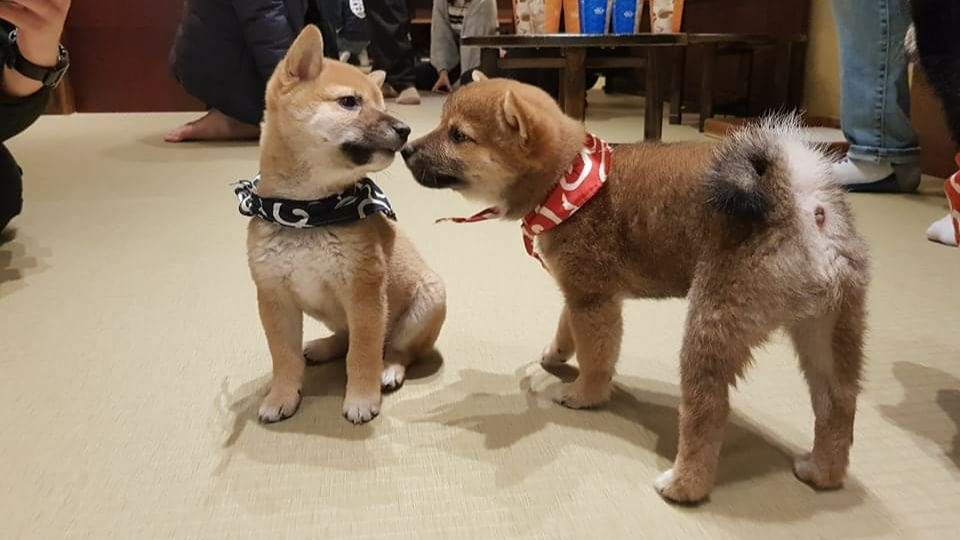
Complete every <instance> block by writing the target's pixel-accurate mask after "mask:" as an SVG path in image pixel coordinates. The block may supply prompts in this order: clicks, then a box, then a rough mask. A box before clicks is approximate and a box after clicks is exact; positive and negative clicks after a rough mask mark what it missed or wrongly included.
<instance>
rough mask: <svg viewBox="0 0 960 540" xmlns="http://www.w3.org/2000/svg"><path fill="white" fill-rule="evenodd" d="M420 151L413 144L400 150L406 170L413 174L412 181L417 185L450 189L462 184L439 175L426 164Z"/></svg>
mask: <svg viewBox="0 0 960 540" xmlns="http://www.w3.org/2000/svg"><path fill="white" fill-rule="evenodd" d="M419 153H420V149H419V148H418V147H417V146H416V145H415V144H408V145H406V146H404V147H403V148H402V149H401V150H400V155H401V156H403V161H404V162H405V163H406V164H407V168H408V169H410V172H412V173H413V178H414V180H416V181H417V183H418V184H420V185H421V186H424V187H428V188H436V189H443V188H452V187H457V186H459V185H461V184H463V181H462V180H460V179H459V178H457V177H456V176H452V175H449V174H440V173H438V172H437V171H435V170H433V168H432V167H431V166H430V165H429V164H428V163H427V162H426V161H429V160H424V159H423V158H422V157H421V156H420V155H419Z"/></svg>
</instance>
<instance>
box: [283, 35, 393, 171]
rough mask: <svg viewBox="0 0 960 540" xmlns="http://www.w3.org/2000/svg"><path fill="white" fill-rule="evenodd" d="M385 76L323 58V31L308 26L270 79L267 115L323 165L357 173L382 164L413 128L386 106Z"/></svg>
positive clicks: (300, 150)
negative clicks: (385, 110) (353, 170)
mask: <svg viewBox="0 0 960 540" xmlns="http://www.w3.org/2000/svg"><path fill="white" fill-rule="evenodd" d="M383 78H384V73H383V72H382V71H375V72H373V73H371V74H369V75H366V74H364V73H363V72H361V71H360V70H359V69H357V68H355V67H353V66H349V65H347V64H343V63H341V62H337V61H335V60H330V59H328V58H324V57H323V41H322V38H321V37H320V32H319V31H318V30H317V29H316V27H313V26H308V27H307V28H305V29H304V30H303V32H302V33H301V34H300V36H299V37H298V38H297V39H296V41H294V43H293V45H292V46H291V47H290V50H289V51H288V52H287V56H286V57H285V58H284V60H283V61H282V62H281V63H280V64H279V65H278V66H277V69H276V71H275V72H274V74H273V77H271V79H270V83H269V85H268V86H267V98H266V101H267V120H268V122H269V123H272V124H273V125H275V126H276V127H277V128H278V129H279V131H280V135H281V136H282V137H283V138H284V139H286V142H287V143H288V144H290V145H292V146H293V147H294V148H295V150H297V151H298V154H299V155H300V156H301V157H303V156H306V159H307V160H308V161H311V160H312V161H315V162H316V163H315V164H316V165H318V166H323V167H335V168H345V169H356V170H357V172H358V174H363V173H367V172H375V171H379V170H382V169H384V168H386V167H387V166H388V165H390V163H391V162H392V161H393V157H394V154H395V153H396V152H397V151H398V150H400V148H401V147H402V146H403V144H404V143H405V142H406V140H407V136H408V135H409V133H410V128H409V127H408V126H407V125H406V124H404V123H403V122H401V121H399V120H397V119H396V118H394V117H392V116H390V115H389V114H386V113H385V112H384V109H385V106H384V102H383V94H382V93H381V91H380V85H381V84H382V83H383ZM308 164H309V163H308Z"/></svg>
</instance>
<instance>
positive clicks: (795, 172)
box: [402, 77, 868, 502]
mask: <svg viewBox="0 0 960 540" xmlns="http://www.w3.org/2000/svg"><path fill="white" fill-rule="evenodd" d="M480 79H483V78H482V77H480ZM798 135H799V134H798V132H797V128H796V127H795V126H793V125H791V124H790V123H789V119H785V120H783V121H780V122H777V121H767V122H765V123H764V124H763V125H760V126H757V127H752V128H747V129H744V130H742V131H740V132H739V133H737V134H736V135H734V136H732V137H729V138H727V139H726V140H725V141H724V142H723V143H721V144H720V145H718V146H714V145H711V144H671V145H664V144H633V145H624V146H619V147H617V148H615V149H611V148H610V147H609V146H608V145H606V144H605V143H603V141H601V140H599V139H597V138H595V137H593V136H590V135H588V134H586V133H585V132H584V127H583V125H582V124H580V123H579V122H576V121H574V120H572V119H570V118H568V117H566V116H564V115H563V113H561V111H560V109H559V108H558V107H557V105H556V103H555V102H554V101H553V99H551V98H550V96H548V95H547V94H545V93H544V92H542V91H541V90H539V89H537V88H534V87H531V86H527V85H523V84H520V83H517V82H515V81H508V80H503V79H491V80H479V81H478V82H476V83H474V84H471V85H469V86H466V87H464V88H463V89H461V90H459V91H458V92H456V93H454V94H453V95H452V96H451V97H450V98H449V100H448V101H447V103H446V105H445V107H444V109H443V117H442V119H441V121H440V125H439V126H438V127H437V128H436V129H435V130H434V131H432V132H431V133H429V134H427V135H426V136H424V137H422V138H420V139H418V140H416V141H414V142H412V143H410V144H409V145H407V146H406V147H405V148H404V149H403V151H402V154H403V157H404V159H405V160H406V163H407V166H408V167H409V168H410V170H411V171H412V172H413V175H414V177H415V178H416V179H417V181H418V182H420V183H421V184H422V185H424V186H427V187H433V188H451V189H453V190H455V191H457V192H460V193H462V194H463V195H464V196H466V197H470V198H476V199H480V200H482V201H484V202H486V203H487V204H493V205H494V207H493V208H489V209H487V210H485V211H484V212H481V213H480V214H478V215H477V216H474V217H473V218H464V219H463V221H475V220H479V219H484V218H486V217H489V216H498V217H502V218H504V219H513V220H517V219H522V220H523V221H522V232H523V236H524V239H525V244H526V246H527V250H528V252H529V253H531V254H533V255H535V256H537V257H538V258H541V259H542V261H543V263H544V266H545V267H546V268H547V269H548V271H549V272H550V274H552V275H553V277H554V279H556V281H557V283H558V285H559V286H560V289H561V290H562V292H563V295H564V299H565V307H564V309H563V312H562V313H561V314H560V322H559V327H558V330H557V333H556V337H555V338H554V340H553V343H552V344H550V346H549V347H547V348H546V350H545V352H544V354H543V357H542V362H543V363H544V364H551V363H558V362H566V361H567V360H568V359H569V358H570V357H571V356H572V355H574V354H576V356H577V361H578V363H579V367H580V373H579V376H578V378H577V379H576V381H574V382H573V383H572V384H570V385H567V386H566V387H565V388H564V390H563V391H562V393H561V395H559V396H558V401H559V402H560V403H562V404H563V405H566V406H568V407H573V408H580V407H593V406H597V405H600V404H602V403H604V402H606V401H607V400H609V399H610V391H611V378H612V377H613V373H614V363H615V362H616V360H617V356H618V355H619V350H620V341H621V335H622V324H623V323H622V319H621V303H622V302H623V300H624V299H626V298H665V297H684V296H685V297H687V298H688V299H689V301H690V308H689V315H688V317H687V323H686V335H685V337H684V342H683V347H682V351H681V354H680V372H681V387H682V401H681V406H680V442H679V450H678V455H677V458H676V462H675V464H674V466H673V468H672V469H670V470H668V471H666V472H665V473H664V474H662V475H661V476H660V477H659V478H658V479H657V481H656V483H655V485H656V488H657V490H658V491H659V492H660V493H661V494H662V495H663V496H664V497H666V498H667V499H670V500H673V501H680V502H693V501H698V500H701V499H703V498H705V497H706V496H707V495H708V494H709V492H710V490H711V489H712V486H713V483H714V476H715V471H716V468H717V460H718V457H719V454H720V446H721V443H722V440H723V431H724V424H725V422H726V419H727V414H728V411H729V408H730V407H729V404H728V395H727V394H728V391H729V387H730V386H732V385H733V384H735V382H736V380H737V378H738V377H739V376H741V375H742V374H743V373H744V371H745V369H746V367H747V366H748V365H749V363H750V361H751V351H752V350H753V349H754V348H755V347H757V346H758V345H760V344H761V343H763V342H764V341H765V340H766V339H767V337H768V336H769V335H770V334H771V332H773V331H774V330H775V329H777V328H778V327H786V329H787V331H788V332H789V333H790V335H791V337H792V338H793V341H794V343H795V345H796V348H797V351H798V353H799V355H800V365H801V367H802V368H803V370H804V374H805V376H806V379H807V381H808V383H809V385H810V395H811V398H812V401H813V409H814V413H815V415H816V424H815V426H816V427H815V432H816V436H815V440H814V445H813V451H812V453H811V454H809V455H806V456H804V457H802V458H799V459H798V460H797V461H796V464H795V468H794V470H795V473H796V475H797V476H798V477H799V478H800V479H801V480H803V481H805V482H808V483H810V484H812V485H814V486H816V487H818V488H836V487H840V486H841V485H842V483H843V481H844V476H845V473H846V469H847V459H848V452H849V448H850V444H851V443H852V441H853V421H854V412H855V410H856V400H857V394H858V392H859V389H860V387H859V380H860V372H861V363H862V359H863V350H862V347H863V335H864V307H865V306H864V301H865V294H866V287H867V282H868V268H867V254H866V249H865V246H864V243H863V242H862V241H861V240H860V238H859V237H858V236H857V234H856V232H855V231H854V228H853V223H852V218H851V215H850V210H849V208H848V206H847V203H846V202H845V200H844V195H843V193H842V191H841V190H840V189H838V188H837V187H836V186H835V185H834V184H833V183H832V181H831V178H830V167H829V163H828V161H827V160H826V159H825V158H824V156H823V155H822V154H821V153H820V152H818V151H817V150H816V149H814V148H811V147H809V146H808V145H807V144H805V143H804V142H802V141H801V139H800V138H799V136H798Z"/></svg>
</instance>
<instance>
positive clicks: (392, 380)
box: [380, 280, 447, 391]
mask: <svg viewBox="0 0 960 540" xmlns="http://www.w3.org/2000/svg"><path fill="white" fill-rule="evenodd" d="M446 317H447V303H446V291H445V290H444V288H443V283H442V282H440V281H439V280H436V281H430V282H428V283H426V284H424V285H422V286H421V287H420V288H419V289H418V290H417V293H416V295H415V297H414V300H413V302H412V303H411V305H410V307H409V308H408V309H407V311H406V312H405V313H404V314H403V315H402V316H401V317H400V318H399V320H398V321H397V323H396V326H395V327H394V329H393V332H392V334H391V336H390V339H389V340H388V342H387V345H386V350H385V351H384V359H383V373H381V375H380V387H381V388H382V389H383V390H385V391H393V390H396V389H398V388H400V386H402V385H403V381H404V380H405V379H406V373H407V366H409V365H410V364H412V363H413V362H414V361H416V359H417V356H419V355H422V354H426V353H428V352H429V351H430V350H431V349H432V348H433V345H434V343H436V342H437V338H438V337H439V336H440V329H441V328H442V327H443V321H444V320H445V319H446Z"/></svg>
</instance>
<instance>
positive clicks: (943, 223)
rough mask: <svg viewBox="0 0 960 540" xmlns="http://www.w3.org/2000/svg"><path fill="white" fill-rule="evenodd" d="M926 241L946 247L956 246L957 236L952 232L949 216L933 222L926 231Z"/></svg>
mask: <svg viewBox="0 0 960 540" xmlns="http://www.w3.org/2000/svg"><path fill="white" fill-rule="evenodd" d="M927 240H930V241H931V242H936V243H938V244H944V245H947V246H956V245H957V235H956V233H955V232H954V230H953V218H951V217H950V215H949V214H948V215H946V216H943V218H942V219H938V220H937V221H934V222H933V224H932V225H930V228H929V229H927Z"/></svg>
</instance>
